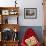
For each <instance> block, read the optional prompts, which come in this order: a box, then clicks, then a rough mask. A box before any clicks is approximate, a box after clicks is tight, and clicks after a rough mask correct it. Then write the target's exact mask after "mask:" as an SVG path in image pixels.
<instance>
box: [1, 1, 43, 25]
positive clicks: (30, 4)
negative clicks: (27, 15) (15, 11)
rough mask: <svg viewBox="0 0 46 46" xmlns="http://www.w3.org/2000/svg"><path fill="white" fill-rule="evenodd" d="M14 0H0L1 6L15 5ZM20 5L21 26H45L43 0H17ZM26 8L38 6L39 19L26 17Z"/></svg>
mask: <svg viewBox="0 0 46 46" xmlns="http://www.w3.org/2000/svg"><path fill="white" fill-rule="evenodd" d="M14 1H15V0H14ZM14 1H13V0H9V1H8V0H0V6H2V7H4V6H5V7H7V6H15V3H14ZM17 2H18V5H17V6H19V7H20V10H19V15H20V16H19V24H20V26H43V24H44V23H43V17H44V16H43V6H42V0H21V1H20V0H17ZM24 8H37V19H24Z"/></svg>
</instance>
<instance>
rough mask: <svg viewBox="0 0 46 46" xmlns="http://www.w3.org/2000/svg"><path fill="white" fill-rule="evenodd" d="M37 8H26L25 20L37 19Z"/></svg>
mask: <svg viewBox="0 0 46 46" xmlns="http://www.w3.org/2000/svg"><path fill="white" fill-rule="evenodd" d="M36 18H37V8H24V19H36Z"/></svg>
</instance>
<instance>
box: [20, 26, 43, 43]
mask: <svg viewBox="0 0 46 46" xmlns="http://www.w3.org/2000/svg"><path fill="white" fill-rule="evenodd" d="M28 28H32V29H33V30H34V31H35V32H36V33H37V37H38V39H39V41H40V42H41V43H42V42H43V36H42V35H43V34H42V32H43V30H42V26H21V27H20V32H19V39H20V42H21V40H22V38H23V35H24V33H25V31H26V30H27V29H28Z"/></svg>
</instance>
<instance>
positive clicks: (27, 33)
mask: <svg viewBox="0 0 46 46" xmlns="http://www.w3.org/2000/svg"><path fill="white" fill-rule="evenodd" d="M32 36H34V37H35V38H36V39H37V35H36V33H35V32H34V31H33V29H32V28H29V29H27V31H26V32H25V34H24V37H23V38H22V42H21V46H27V45H26V43H25V39H28V38H29V37H32ZM35 46H41V44H40V42H39V41H38V42H37V44H36V45H35Z"/></svg>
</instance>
